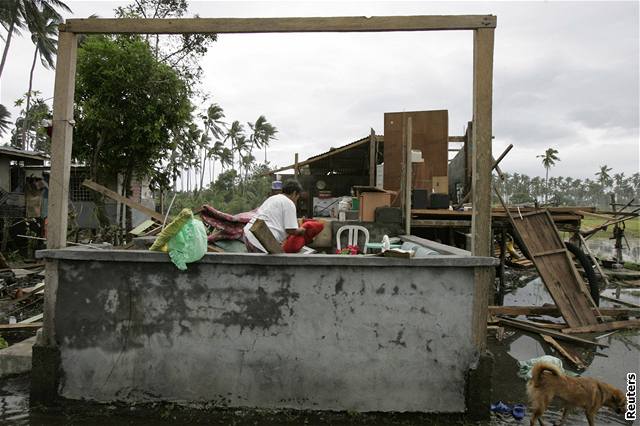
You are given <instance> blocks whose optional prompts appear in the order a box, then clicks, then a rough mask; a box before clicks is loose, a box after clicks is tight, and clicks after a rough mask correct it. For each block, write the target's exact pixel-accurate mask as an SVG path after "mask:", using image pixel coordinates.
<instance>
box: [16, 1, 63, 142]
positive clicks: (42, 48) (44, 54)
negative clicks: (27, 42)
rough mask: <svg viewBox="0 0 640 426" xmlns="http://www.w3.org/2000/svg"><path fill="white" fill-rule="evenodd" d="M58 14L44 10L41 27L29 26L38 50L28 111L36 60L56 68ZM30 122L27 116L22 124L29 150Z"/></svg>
mask: <svg viewBox="0 0 640 426" xmlns="http://www.w3.org/2000/svg"><path fill="white" fill-rule="evenodd" d="M59 16H60V15H58V14H55V15H52V14H51V12H50V10H49V9H44V10H43V11H42V13H41V14H40V17H39V18H38V20H41V21H42V22H39V24H40V25H39V26H41V28H38V27H36V26H35V25H32V24H29V31H31V41H32V42H33V44H35V46H36V48H35V50H34V52H33V62H32V64H31V72H30V73H29V90H28V91H27V109H26V110H27V111H29V107H30V106H31V90H32V88H33V71H34V70H35V68H36V59H37V58H38V55H39V56H40V62H41V63H42V66H44V67H45V68H55V64H54V56H55V54H56V52H57V48H58V25H59V24H60V22H61V21H60V19H59ZM28 122H29V116H25V119H24V121H23V123H22V138H21V140H22V149H29V143H28V142H29V141H28V132H27V129H28V128H29V127H28V124H29V123H28Z"/></svg>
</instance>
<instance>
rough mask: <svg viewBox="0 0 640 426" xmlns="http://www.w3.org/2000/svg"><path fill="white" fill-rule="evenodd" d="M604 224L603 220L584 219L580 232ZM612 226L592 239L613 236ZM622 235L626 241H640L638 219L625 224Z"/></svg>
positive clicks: (639, 219) (639, 221)
mask: <svg viewBox="0 0 640 426" xmlns="http://www.w3.org/2000/svg"><path fill="white" fill-rule="evenodd" d="M604 222H605V220H603V219H598V218H592V217H585V218H584V219H582V228H581V229H582V230H586V229H590V228H591V229H592V228H595V227H597V226H599V225H602V224H603V223H604ZM612 230H613V225H611V226H609V227H608V228H607V230H606V231H599V232H598V233H596V234H595V235H594V236H593V237H591V238H592V239H609V238H611V237H612V236H613V231H612ZM624 233H625V235H626V236H627V238H628V239H640V218H635V219H630V220H628V221H626V222H625V228H624Z"/></svg>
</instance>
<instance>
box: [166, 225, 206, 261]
mask: <svg viewBox="0 0 640 426" xmlns="http://www.w3.org/2000/svg"><path fill="white" fill-rule="evenodd" d="M206 252H207V230H206V229H205V227H204V224H203V223H202V222H200V221H199V220H197V219H193V218H191V219H189V220H188V221H187V223H185V224H184V225H183V226H182V228H181V229H180V231H178V233H177V234H176V235H174V236H173V238H171V239H170V240H169V257H170V258H171V261H172V262H173V264H174V265H176V266H177V267H178V269H180V270H181V271H186V270H187V265H186V264H187V263H191V262H197V261H198V260H200V259H202V257H203V256H204V254H205V253H206Z"/></svg>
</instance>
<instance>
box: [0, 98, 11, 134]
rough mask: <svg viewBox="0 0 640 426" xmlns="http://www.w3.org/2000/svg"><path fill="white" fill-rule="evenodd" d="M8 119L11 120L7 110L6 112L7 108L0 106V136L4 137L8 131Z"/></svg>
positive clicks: (9, 123) (9, 124)
mask: <svg viewBox="0 0 640 426" xmlns="http://www.w3.org/2000/svg"><path fill="white" fill-rule="evenodd" d="M9 118H11V114H10V113H9V110H7V107H5V106H4V105H1V104H0V136H2V135H4V134H5V133H6V132H7V131H8V130H9V126H11V121H10V120H9Z"/></svg>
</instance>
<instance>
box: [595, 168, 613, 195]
mask: <svg viewBox="0 0 640 426" xmlns="http://www.w3.org/2000/svg"><path fill="white" fill-rule="evenodd" d="M611 170H612V169H611V167H607V165H606V164H605V165H604V166H600V170H599V171H597V172H596V176H597V177H598V183H600V185H602V189H606V188H608V187H609V186H610V185H611V183H612V180H611V176H610V175H609V172H610V171H611Z"/></svg>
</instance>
